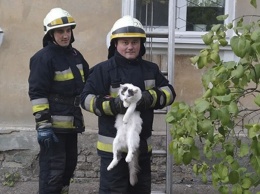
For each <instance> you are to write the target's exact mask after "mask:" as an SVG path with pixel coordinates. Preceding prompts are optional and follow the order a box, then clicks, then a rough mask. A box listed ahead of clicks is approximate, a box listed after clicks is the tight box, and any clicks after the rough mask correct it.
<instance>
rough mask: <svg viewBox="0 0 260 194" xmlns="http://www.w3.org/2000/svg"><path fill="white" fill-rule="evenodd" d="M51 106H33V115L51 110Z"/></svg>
mask: <svg viewBox="0 0 260 194" xmlns="http://www.w3.org/2000/svg"><path fill="white" fill-rule="evenodd" d="M49 108H50V107H49V104H37V105H34V106H32V111H33V113H36V112H39V111H43V110H45V109H49Z"/></svg>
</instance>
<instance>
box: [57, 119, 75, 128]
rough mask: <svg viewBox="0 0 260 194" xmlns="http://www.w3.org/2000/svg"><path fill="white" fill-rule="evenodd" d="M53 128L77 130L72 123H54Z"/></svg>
mask: <svg viewBox="0 0 260 194" xmlns="http://www.w3.org/2000/svg"><path fill="white" fill-rule="evenodd" d="M52 126H53V127H54V128H75V127H74V126H73V122H71V121H67V122H66V121H53V122H52Z"/></svg>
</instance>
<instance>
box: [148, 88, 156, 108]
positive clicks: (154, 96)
mask: <svg viewBox="0 0 260 194" xmlns="http://www.w3.org/2000/svg"><path fill="white" fill-rule="evenodd" d="M148 92H149V93H150V94H151V95H152V96H153V103H152V105H151V107H154V106H155V104H156V102H157V94H156V92H155V91H154V90H148Z"/></svg>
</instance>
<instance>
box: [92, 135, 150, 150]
mask: <svg viewBox="0 0 260 194" xmlns="http://www.w3.org/2000/svg"><path fill="white" fill-rule="evenodd" d="M150 140H151V138H148V139H147V140H146V141H147V146H148V147H147V149H148V152H151V151H152V145H151V141H150ZM113 141H114V138H112V137H105V136H102V135H98V142H97V149H98V150H100V151H104V152H110V153H112V152H113V143H112V142H113ZM121 151H122V152H125V153H127V150H126V149H124V150H121Z"/></svg>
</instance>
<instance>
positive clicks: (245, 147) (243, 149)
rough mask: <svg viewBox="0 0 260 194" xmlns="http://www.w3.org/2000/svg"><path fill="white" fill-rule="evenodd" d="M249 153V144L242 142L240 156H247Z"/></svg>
mask: <svg viewBox="0 0 260 194" xmlns="http://www.w3.org/2000/svg"><path fill="white" fill-rule="evenodd" d="M248 153H249V147H248V144H241V146H240V151H239V154H238V156H239V157H244V156H246V155H247V154H248Z"/></svg>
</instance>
